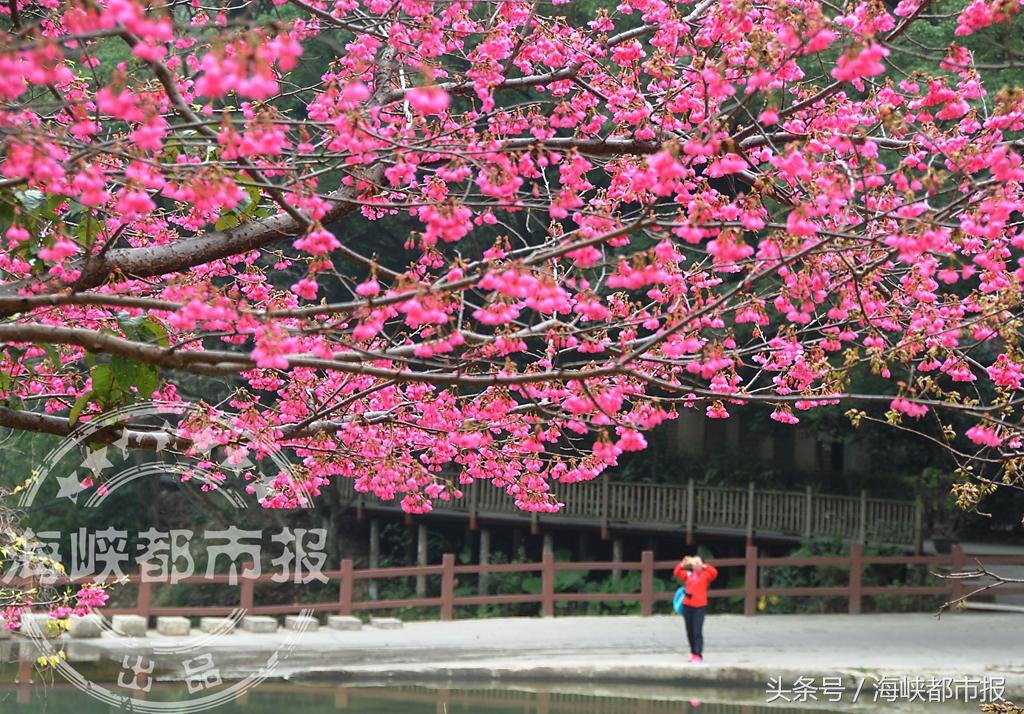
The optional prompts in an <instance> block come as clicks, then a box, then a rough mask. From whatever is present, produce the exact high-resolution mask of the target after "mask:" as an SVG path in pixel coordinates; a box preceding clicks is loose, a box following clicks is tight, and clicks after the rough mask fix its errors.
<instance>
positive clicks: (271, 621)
mask: <svg viewBox="0 0 1024 714" xmlns="http://www.w3.org/2000/svg"><path fill="white" fill-rule="evenodd" d="M48 620H49V617H48V616H47V615H37V614H32V615H26V616H25V617H24V618H22V622H23V625H22V626H23V628H25V631H26V632H35V633H38V634H39V635H42V636H47V637H53V636H56V633H54V632H52V627H49V628H48V626H47V622H48ZM148 624H149V620H148V618H145V617H142V616H140V615H114V616H113V617H112V618H111V619H110V626H109V628H105V626H104V619H103V617H102V616H100V615H95V614H94V615H86V616H85V617H73V618H72V619H71V623H70V628H69V630H68V634H69V635H70V636H71V637H72V638H73V639H90V638H97V637H100V636H102V634H103V631H104V629H109V630H111V631H113V632H114V633H115V634H117V635H119V636H121V637H146V636H147V634H148V631H149V630H148ZM236 624H237V625H238V627H240V628H241V630H243V631H244V632H250V633H254V634H272V633H274V632H277V630H278V629H279V627H280V626H281V623H280V622H279V620H278V618H276V617H267V616H263V615H250V616H248V617H243V618H242V619H241V620H239V621H236V620H233V619H231V618H228V617H201V618H199V631H200V632H202V633H203V634H210V635H228V634H231V633H232V632H234V631H235V627H236ZM369 625H370V627H372V628H374V629H378V630H395V629H399V628H401V627H402V621H401V620H399V619H398V618H394V617H371V618H370V623H369ZM320 627H321V624H320V619H319V618H318V617H314V616H310V615H288V616H286V617H285V618H284V629H285V630H287V631H289V632H315V631H317V630H319V629H320ZM362 627H363V621H362V620H360V619H359V618H358V617H352V616H349V615H328V616H327V622H326V628H327V629H328V630H336V631H353V630H360V629H362ZM156 631H157V633H158V634H160V635H162V636H164V637H188V636H189V635H190V634H191V632H192V622H191V620H189V619H188V618H187V617H158V618H156ZM5 635H6V636H9V633H8V632H6V631H5V632H0V638H3V637H4V636H5Z"/></svg>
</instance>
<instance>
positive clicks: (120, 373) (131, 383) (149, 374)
mask: <svg viewBox="0 0 1024 714" xmlns="http://www.w3.org/2000/svg"><path fill="white" fill-rule="evenodd" d="M110 368H111V370H112V371H113V375H114V387H115V389H116V390H117V391H118V392H120V393H121V395H122V398H123V397H125V396H127V395H128V394H130V393H131V389H132V387H135V389H136V392H137V393H138V396H139V398H141V399H149V397H151V396H152V395H153V392H154V391H155V390H156V386H157V383H158V382H159V380H160V374H159V371H158V370H157V368H156V367H154V366H152V365H149V364H146V363H145V362H136V361H135V360H132V359H128V358H127V357H120V356H114V357H112V358H111V359H110Z"/></svg>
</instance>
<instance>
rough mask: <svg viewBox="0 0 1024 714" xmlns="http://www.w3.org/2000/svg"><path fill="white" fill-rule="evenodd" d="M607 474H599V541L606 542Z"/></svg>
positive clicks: (607, 511)
mask: <svg viewBox="0 0 1024 714" xmlns="http://www.w3.org/2000/svg"><path fill="white" fill-rule="evenodd" d="M609 488H610V486H609V485H608V472H607V471H605V472H604V473H602V474H601V540H608V514H609V513H610V511H609V506H608V489H609Z"/></svg>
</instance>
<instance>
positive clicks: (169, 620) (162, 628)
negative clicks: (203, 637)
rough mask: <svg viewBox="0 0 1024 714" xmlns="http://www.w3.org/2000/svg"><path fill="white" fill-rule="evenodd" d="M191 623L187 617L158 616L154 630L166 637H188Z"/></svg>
mask: <svg viewBox="0 0 1024 714" xmlns="http://www.w3.org/2000/svg"><path fill="white" fill-rule="evenodd" d="M191 629H192V623H191V622H189V620H188V618H187V617H158V618H156V631H157V632H159V633H160V634H161V635H166V636H167V637H188V635H189V631H190V630H191Z"/></svg>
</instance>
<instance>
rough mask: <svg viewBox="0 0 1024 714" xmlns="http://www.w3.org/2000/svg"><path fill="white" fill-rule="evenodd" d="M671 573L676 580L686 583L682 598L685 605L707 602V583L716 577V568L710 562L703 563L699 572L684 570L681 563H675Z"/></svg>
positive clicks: (695, 605) (702, 604)
mask: <svg viewBox="0 0 1024 714" xmlns="http://www.w3.org/2000/svg"><path fill="white" fill-rule="evenodd" d="M672 574H673V575H675V576H676V579H677V580H681V581H683V584H684V585H686V597H685V598H683V604H684V605H686V606H687V607H705V606H707V604H708V585H710V584H711V581H712V580H714V579H715V578H717V577H718V569H717V568H716V567H715V566H713V565H710V564H707V563H706V564H705V565H704V570H702V571H701V572H700V573H697V572H694V571H692V570H684V569H683V564H682V563H680V564H678V565H676V569H675V570H674V571H672Z"/></svg>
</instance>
